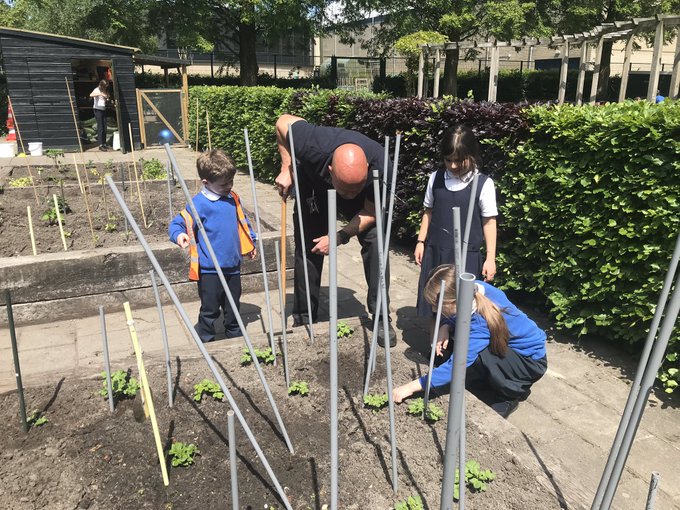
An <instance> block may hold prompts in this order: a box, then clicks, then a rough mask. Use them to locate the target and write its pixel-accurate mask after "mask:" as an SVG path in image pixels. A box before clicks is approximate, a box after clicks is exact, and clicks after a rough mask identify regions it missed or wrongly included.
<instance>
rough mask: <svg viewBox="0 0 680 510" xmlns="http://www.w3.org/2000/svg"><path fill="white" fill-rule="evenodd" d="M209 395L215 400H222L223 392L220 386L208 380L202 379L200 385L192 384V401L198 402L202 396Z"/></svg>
mask: <svg viewBox="0 0 680 510" xmlns="http://www.w3.org/2000/svg"><path fill="white" fill-rule="evenodd" d="M204 393H205V394H207V395H210V396H211V397H213V398H214V399H215V400H222V399H223V398H224V392H223V391H222V388H220V385H219V384H217V383H216V382H213V381H211V380H210V379H203V380H202V381H201V382H200V383H198V384H194V400H195V401H196V402H200V401H201V399H202V398H203V394H204Z"/></svg>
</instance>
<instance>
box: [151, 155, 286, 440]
mask: <svg viewBox="0 0 680 510" xmlns="http://www.w3.org/2000/svg"><path fill="white" fill-rule="evenodd" d="M165 150H166V152H167V153H168V157H169V158H170V161H171V163H172V166H173V167H174V168H175V170H176V171H175V173H176V174H177V179H178V180H179V183H180V185H181V187H182V191H183V192H184V197H185V198H186V200H187V205H188V206H189V207H190V208H191V214H192V216H193V218H194V222H195V223H196V226H197V227H198V230H199V232H200V233H201V236H202V238H203V242H204V243H205V247H206V248H207V249H208V254H209V255H210V258H211V259H212V262H213V265H214V267H215V270H216V271H217V276H218V277H219V279H220V282H221V283H222V288H223V289H224V293H225V294H226V295H227V299H228V301H229V306H230V307H231V310H232V312H233V313H234V315H235V316H236V322H237V323H238V326H239V328H240V329H241V332H242V333H243V340H245V342H246V345H247V346H248V351H249V352H250V356H251V357H252V360H253V365H255V369H256V370H257V375H258V376H259V378H260V381H261V382H262V386H263V387H264V391H265V393H266V394H267V398H268V399H269V403H270V404H271V406H272V409H273V410H274V414H275V415H276V421H277V422H278V424H279V429H280V430H281V433H282V434H283V437H284V439H285V440H286V445H287V446H288V450H290V452H291V453H293V451H294V450H293V445H292V443H291V442H290V439H289V438H288V432H287V431H286V426H285V425H284V424H283V420H282V419H281V415H280V414H279V409H278V407H277V406H276V402H275V401H274V397H273V396H272V392H271V390H270V389H269V384H267V380H266V379H265V377H264V372H262V367H261V366H260V362H259V361H258V359H257V356H256V355H255V349H253V344H252V343H251V342H250V337H249V336H248V332H247V331H246V326H245V324H243V319H242V318H241V313H240V312H239V309H238V307H237V306H236V302H235V301H234V297H233V296H232V295H231V291H230V290H229V286H228V285H227V280H226V279H225V278H224V273H223V272H222V268H221V267H220V264H219V261H218V260H217V256H216V255H215V251H214V250H213V247H212V244H211V243H210V239H208V234H207V233H206V231H205V227H204V226H203V222H202V221H201V217H200V216H199V214H198V211H197V210H196V206H195V205H194V201H193V200H192V199H191V195H190V194H189V189H188V188H187V185H186V182H185V181H184V177H182V173H181V172H180V171H179V167H178V165H177V160H176V159H175V155H174V153H173V152H172V149H171V148H170V144H167V143H166V144H165ZM156 271H158V270H156ZM159 274H160V273H159ZM232 407H233V406H232Z"/></svg>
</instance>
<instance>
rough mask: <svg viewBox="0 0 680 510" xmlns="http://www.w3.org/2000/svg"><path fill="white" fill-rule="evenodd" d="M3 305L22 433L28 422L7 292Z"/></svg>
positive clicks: (15, 336)
mask: <svg viewBox="0 0 680 510" xmlns="http://www.w3.org/2000/svg"><path fill="white" fill-rule="evenodd" d="M5 304H6V305H7V325H8V326H9V336H10V339H11V341H12V356H13V357H14V376H15V377H16V380H17V390H18V393H19V414H20V416H21V424H22V426H23V428H24V432H28V421H27V420H26V403H25V402H24V385H23V384H22V382H21V367H20V366H19V349H18V347H17V334H16V331H15V330H14V314H13V313H12V296H10V293H9V290H6V291H5Z"/></svg>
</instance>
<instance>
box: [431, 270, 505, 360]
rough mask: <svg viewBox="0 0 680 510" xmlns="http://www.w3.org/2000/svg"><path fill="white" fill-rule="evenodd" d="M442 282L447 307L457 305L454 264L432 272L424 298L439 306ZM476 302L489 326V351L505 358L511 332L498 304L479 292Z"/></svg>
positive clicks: (476, 293) (478, 309) (478, 310)
mask: <svg viewBox="0 0 680 510" xmlns="http://www.w3.org/2000/svg"><path fill="white" fill-rule="evenodd" d="M442 280H444V283H445V286H444V303H445V304H447V305H455V304H456V283H455V282H456V268H455V267H454V266H453V264H443V265H441V266H438V267H436V268H434V269H433V270H432V271H431V272H430V275H429V277H428V279H427V283H426V284H425V288H424V289H423V296H424V297H425V299H426V300H427V302H428V303H430V304H431V305H436V304H438V302H439V291H440V289H441V281H442ZM475 302H476V304H477V312H478V313H479V314H480V315H481V316H482V317H484V320H485V321H486V324H487V325H488V326H489V333H490V336H491V340H490V342H489V350H490V351H491V352H492V353H493V354H495V355H496V356H500V357H503V356H505V354H506V353H507V352H508V341H509V340H510V331H508V325H507V324H506V322H505V318H503V314H502V313H501V310H500V308H498V306H496V304H495V303H494V302H493V301H491V300H490V299H489V298H488V297H486V296H485V295H484V294H481V293H479V292H475Z"/></svg>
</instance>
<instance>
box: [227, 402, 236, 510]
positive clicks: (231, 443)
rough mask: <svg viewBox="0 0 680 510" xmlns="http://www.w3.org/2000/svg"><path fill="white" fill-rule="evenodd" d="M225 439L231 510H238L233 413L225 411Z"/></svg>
mask: <svg viewBox="0 0 680 510" xmlns="http://www.w3.org/2000/svg"><path fill="white" fill-rule="evenodd" d="M227 438H228V439H229V474H230V475H231V508H232V509H233V510H238V509H239V504H238V472H237V471H236V432H235V430H234V411H232V410H231V409H230V410H229V411H227Z"/></svg>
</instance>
